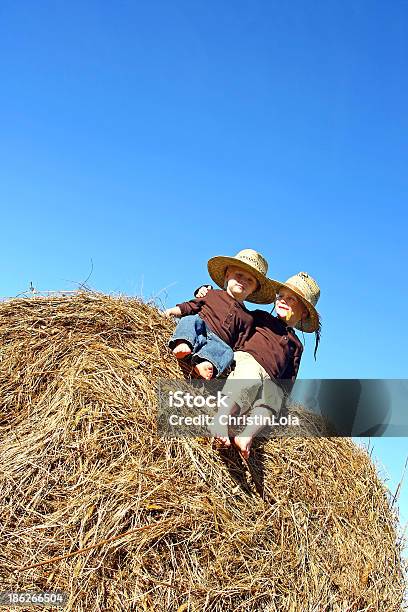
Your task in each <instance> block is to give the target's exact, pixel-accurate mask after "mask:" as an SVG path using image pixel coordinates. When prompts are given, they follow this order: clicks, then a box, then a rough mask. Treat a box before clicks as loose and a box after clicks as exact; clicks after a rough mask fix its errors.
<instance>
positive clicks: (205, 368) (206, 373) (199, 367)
mask: <svg viewBox="0 0 408 612" xmlns="http://www.w3.org/2000/svg"><path fill="white" fill-rule="evenodd" d="M194 371H195V372H197V374H199V375H200V376H201V378H204V379H205V380H211V379H212V377H213V376H214V366H213V364H212V363H211V362H210V361H200V362H199V363H197V364H196V365H195V367H194Z"/></svg>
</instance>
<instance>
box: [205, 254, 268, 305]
mask: <svg viewBox="0 0 408 612" xmlns="http://www.w3.org/2000/svg"><path fill="white" fill-rule="evenodd" d="M228 266H235V267H236V268H242V270H245V271H246V272H249V273H250V274H252V276H254V277H255V278H256V280H257V281H258V285H259V286H258V289H256V291H254V292H253V293H251V295H249V296H248V297H247V298H246V301H247V302H253V303H254V304H270V303H271V302H273V301H274V300H275V295H276V292H275V287H274V285H273V283H272V282H271V281H270V280H269V279H268V278H267V276H266V273H267V272H268V262H267V261H266V259H265V258H264V257H262V255H261V254H260V253H257V251H254V250H253V249H243V250H242V251H239V253H237V254H236V255H235V256H234V257H226V256H224V255H217V257H212V258H211V259H210V260H209V262H208V274H209V275H210V276H211V278H212V279H213V281H214V282H215V283H216V284H217V285H218V286H219V287H221V288H222V289H223V288H224V282H225V272H226V270H227V268H228Z"/></svg>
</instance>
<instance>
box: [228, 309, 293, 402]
mask: <svg viewBox="0 0 408 612" xmlns="http://www.w3.org/2000/svg"><path fill="white" fill-rule="evenodd" d="M252 315H253V318H254V326H255V327H254V332H253V333H252V334H251V336H250V337H249V338H247V339H245V340H244V341H243V342H242V344H241V345H239V347H238V348H237V349H236V350H240V351H245V352H247V353H250V354H251V355H252V356H253V357H254V358H255V359H256V361H257V362H258V363H260V364H261V365H262V366H263V367H264V368H265V370H266V371H267V372H268V374H269V376H271V378H274V379H278V380H285V381H286V382H285V383H284V386H285V389H287V391H288V392H289V391H290V390H291V388H292V387H293V384H294V382H295V380H296V376H297V373H298V370H299V365H300V360H301V357H302V352H303V345H302V343H301V341H300V340H299V338H298V337H297V336H296V334H295V332H294V330H293V329H292V328H291V327H288V326H287V325H286V324H285V323H284V322H283V321H281V320H280V319H279V318H278V317H274V316H273V315H271V314H270V313H269V312H266V311H264V310H254V311H252Z"/></svg>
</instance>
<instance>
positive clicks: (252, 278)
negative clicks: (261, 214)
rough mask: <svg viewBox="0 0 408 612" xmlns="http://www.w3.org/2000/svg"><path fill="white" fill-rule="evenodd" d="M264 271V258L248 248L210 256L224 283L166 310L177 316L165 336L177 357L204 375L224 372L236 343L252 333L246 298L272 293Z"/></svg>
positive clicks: (214, 273) (261, 300) (211, 269)
mask: <svg viewBox="0 0 408 612" xmlns="http://www.w3.org/2000/svg"><path fill="white" fill-rule="evenodd" d="M267 271H268V263H267V261H266V260H265V259H264V258H263V257H262V255H260V254H259V253H257V252H256V251H254V250H252V249H244V250H242V251H240V252H239V253H237V255H235V257H223V256H220V257H213V258H212V259H210V260H209V262H208V273H209V275H210V276H211V278H212V279H213V281H214V282H215V283H216V284H217V285H218V286H219V287H221V288H222V289H221V290H219V289H216V290H209V291H208V292H207V294H206V295H205V296H204V297H202V298H196V299H193V300H190V301H188V302H182V303H181V304H177V305H176V306H174V307H173V308H169V309H167V310H166V311H165V314H166V315H167V316H176V317H181V320H180V322H179V323H178V325H177V327H176V330H175V332H174V334H173V336H172V338H171V340H170V342H169V347H170V348H171V349H172V351H173V353H174V355H175V356H176V357H177V359H184V358H186V357H188V358H189V359H191V362H192V364H193V365H194V366H195V368H194V369H195V371H196V372H197V373H198V374H199V375H200V376H201V377H202V378H204V379H206V380H210V379H211V378H213V377H214V376H219V375H220V374H222V372H223V371H224V370H225V369H226V368H227V367H228V366H229V365H230V364H231V362H232V361H233V358H234V353H233V350H234V348H236V347H238V346H240V345H242V343H243V342H245V340H246V339H247V338H249V336H250V335H251V333H253V316H252V313H251V312H250V311H249V310H247V308H246V307H245V306H244V304H243V302H244V300H247V301H249V302H254V303H255V304H269V303H270V302H271V301H273V299H274V297H275V290H274V288H273V285H272V284H271V283H270V281H269V279H268V278H267V277H266V273H267Z"/></svg>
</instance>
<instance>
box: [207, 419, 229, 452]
mask: <svg viewBox="0 0 408 612" xmlns="http://www.w3.org/2000/svg"><path fill="white" fill-rule="evenodd" d="M210 431H211V433H212V435H213V436H214V439H215V440H217V442H219V443H220V444H222V446H231V440H230V438H229V435H228V425H221V423H220V422H219V421H218V419H217V416H215V417H214V423H213V425H212V426H211V427H210Z"/></svg>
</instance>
